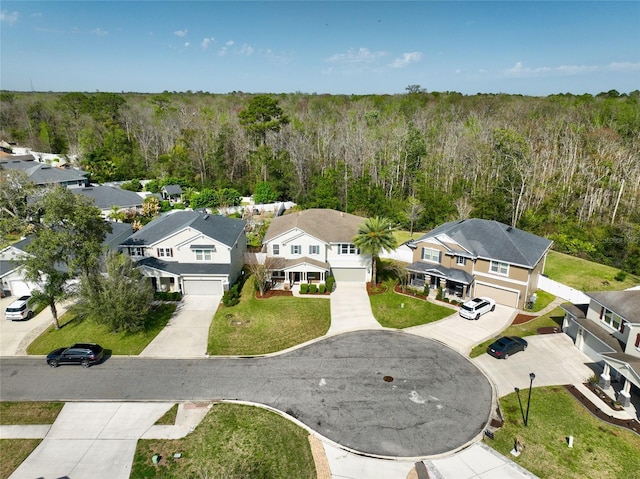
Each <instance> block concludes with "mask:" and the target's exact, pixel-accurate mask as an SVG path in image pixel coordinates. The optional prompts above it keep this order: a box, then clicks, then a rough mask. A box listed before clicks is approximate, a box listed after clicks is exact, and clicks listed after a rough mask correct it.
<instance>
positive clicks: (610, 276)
mask: <svg viewBox="0 0 640 479" xmlns="http://www.w3.org/2000/svg"><path fill="white" fill-rule="evenodd" d="M619 271H620V270H618V269H616V268H612V267H611V266H606V265H603V264H600V263H594V262H592V261H587V260H584V259H580V258H576V257H575V256H570V255H567V254H563V253H558V252H557V251H549V254H548V255H547V262H546V264H545V268H544V272H545V274H546V275H547V276H548V277H549V278H550V279H552V280H554V281H558V282H559V283H562V284H566V285H567V286H571V287H572V288H574V289H577V290H579V291H614V290H623V289H627V288H630V287H632V286H637V285H638V284H640V278H639V277H637V276H634V275H632V274H627V277H626V279H625V280H624V281H616V280H615V279H614V277H615V275H616V274H617V273H618V272H619Z"/></svg>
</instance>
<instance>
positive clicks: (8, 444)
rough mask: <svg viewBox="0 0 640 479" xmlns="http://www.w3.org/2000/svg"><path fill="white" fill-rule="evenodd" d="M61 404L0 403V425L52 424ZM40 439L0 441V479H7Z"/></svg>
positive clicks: (62, 404)
mask: <svg viewBox="0 0 640 479" xmlns="http://www.w3.org/2000/svg"><path fill="white" fill-rule="evenodd" d="M63 406H64V403H61V402H0V424H6V425H15V424H53V422H54V421H55V420H56V417H58V414H59V413H60V411H61V410H62V407H63ZM40 441H42V439H0V479H6V478H8V477H9V476H10V475H11V474H12V473H13V471H15V470H16V469H17V468H18V466H19V465H20V464H22V462H23V461H24V460H25V459H26V458H27V457H28V456H29V454H31V453H32V452H33V450H34V449H35V448H36V447H38V444H40Z"/></svg>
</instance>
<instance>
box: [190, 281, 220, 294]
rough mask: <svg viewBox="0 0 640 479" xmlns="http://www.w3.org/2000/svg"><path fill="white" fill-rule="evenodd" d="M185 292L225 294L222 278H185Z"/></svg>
mask: <svg viewBox="0 0 640 479" xmlns="http://www.w3.org/2000/svg"><path fill="white" fill-rule="evenodd" d="M182 284H183V286H184V294H193V295H198V294H199V295H203V294H223V293H224V291H223V288H222V280H220V279H185V280H184V281H183V283H182Z"/></svg>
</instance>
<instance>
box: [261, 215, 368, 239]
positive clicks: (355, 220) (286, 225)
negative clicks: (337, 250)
mask: <svg viewBox="0 0 640 479" xmlns="http://www.w3.org/2000/svg"><path fill="white" fill-rule="evenodd" d="M364 222H365V219H364V218H362V217H360V216H355V215H351V214H349V213H343V212H342V211H336V210H329V209H321V208H312V209H309V210H303V211H296V212H294V213H291V214H288V215H283V216H278V217H276V218H274V219H273V220H271V224H270V225H269V229H268V230H267V233H266V234H265V237H264V240H263V242H265V243H266V242H268V241H271V240H272V239H273V238H276V237H277V236H280V235H281V234H283V233H286V232H287V231H290V230H292V229H299V230H302V231H304V232H305V233H307V234H309V235H311V236H314V237H316V238H318V239H321V240H323V241H325V242H327V243H352V242H353V237H354V236H355V235H356V234H357V233H358V227H359V226H360V225H362V224H363V223H364Z"/></svg>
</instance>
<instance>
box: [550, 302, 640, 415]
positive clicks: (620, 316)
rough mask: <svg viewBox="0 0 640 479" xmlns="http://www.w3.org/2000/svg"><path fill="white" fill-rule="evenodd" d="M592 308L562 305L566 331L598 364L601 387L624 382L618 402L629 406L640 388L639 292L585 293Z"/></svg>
mask: <svg viewBox="0 0 640 479" xmlns="http://www.w3.org/2000/svg"><path fill="white" fill-rule="evenodd" d="M586 295H587V296H589V298H590V301H589V304H569V305H563V306H562V309H564V310H565V316H564V322H563V325H562V329H563V331H564V332H565V333H566V334H568V335H569V336H570V337H571V338H572V339H573V341H574V343H575V345H576V347H577V348H578V349H580V350H581V351H582V352H584V353H585V354H586V355H587V356H589V357H590V358H591V359H592V360H593V361H595V362H596V363H598V364H599V365H600V366H601V367H602V368H603V372H602V374H601V376H600V385H601V386H602V387H604V388H605V389H606V388H608V387H609V385H610V382H611V380H614V381H615V380H620V379H622V378H624V385H623V388H622V391H620V394H619V396H618V400H619V401H620V402H621V403H622V404H623V405H624V406H628V405H629V402H630V397H631V389H632V387H634V388H636V389H638V388H640V290H633V291H631V290H629V291H602V292H594V293H586Z"/></svg>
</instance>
